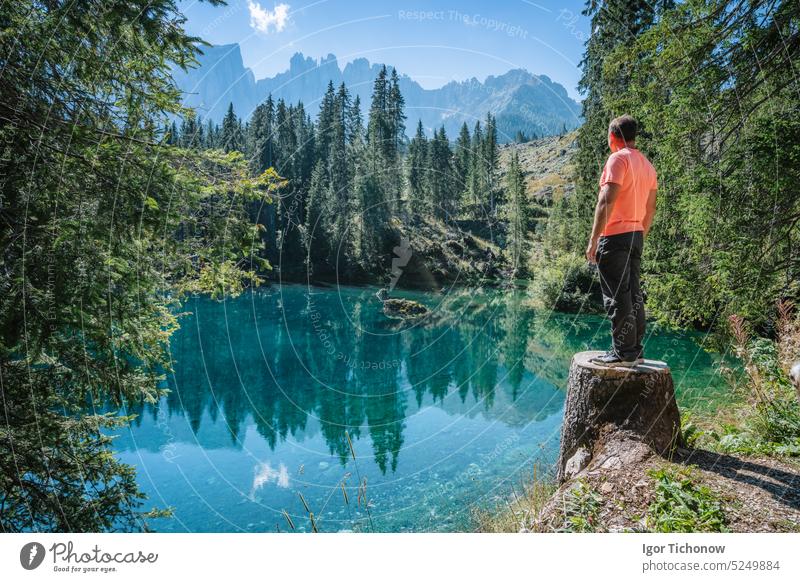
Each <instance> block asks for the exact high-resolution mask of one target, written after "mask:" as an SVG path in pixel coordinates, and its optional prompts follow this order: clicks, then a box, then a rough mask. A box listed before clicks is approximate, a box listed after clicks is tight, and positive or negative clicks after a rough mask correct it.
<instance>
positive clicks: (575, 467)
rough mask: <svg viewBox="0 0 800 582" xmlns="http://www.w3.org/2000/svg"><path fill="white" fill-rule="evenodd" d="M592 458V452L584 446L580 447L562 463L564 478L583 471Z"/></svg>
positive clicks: (570, 477) (569, 477)
mask: <svg viewBox="0 0 800 582" xmlns="http://www.w3.org/2000/svg"><path fill="white" fill-rule="evenodd" d="M591 460H592V453H590V452H589V449H587V448H586V447H580V448H578V450H577V451H575V454H574V455H572V456H571V457H570V458H569V460H568V461H567V462H566V464H565V465H564V479H572V478H573V477H574V476H575V475H577V474H578V473H580V472H581V471H583V469H584V468H585V467H586V465H588V464H589V461H591Z"/></svg>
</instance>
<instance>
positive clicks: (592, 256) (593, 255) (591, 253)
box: [586, 238, 598, 265]
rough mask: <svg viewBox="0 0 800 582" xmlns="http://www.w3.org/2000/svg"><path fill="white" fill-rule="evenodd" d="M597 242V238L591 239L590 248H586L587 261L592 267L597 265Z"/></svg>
mask: <svg viewBox="0 0 800 582" xmlns="http://www.w3.org/2000/svg"><path fill="white" fill-rule="evenodd" d="M597 240H598V239H596V238H591V239H589V246H588V247H586V260H587V261H589V263H590V264H592V265H594V264H596V263H597Z"/></svg>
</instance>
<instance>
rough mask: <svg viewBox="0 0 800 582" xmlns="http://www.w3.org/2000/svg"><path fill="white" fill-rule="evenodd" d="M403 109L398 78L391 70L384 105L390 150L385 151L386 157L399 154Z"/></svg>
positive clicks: (403, 116) (403, 128) (395, 70)
mask: <svg viewBox="0 0 800 582" xmlns="http://www.w3.org/2000/svg"><path fill="white" fill-rule="evenodd" d="M404 108H405V99H403V95H402V93H400V78H399V77H398V75H397V69H394V68H392V78H391V83H390V87H389V94H388V96H387V103H386V109H387V121H388V126H389V136H390V138H391V143H390V146H391V148H390V150H387V155H389V156H390V157H391V156H396V155H398V154H399V153H400V146H401V144H402V142H403V138H404V136H405V131H406V125H405V120H406V116H405V113H404Z"/></svg>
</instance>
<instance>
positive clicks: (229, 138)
mask: <svg viewBox="0 0 800 582" xmlns="http://www.w3.org/2000/svg"><path fill="white" fill-rule="evenodd" d="M219 146H220V147H221V148H222V149H223V150H224V151H226V152H231V151H234V150H236V151H241V149H242V140H241V123H240V121H239V119H238V118H237V117H236V113H235V112H234V110H233V103H231V104H229V105H228V112H227V113H226V114H225V117H224V118H223V119H222V134H221V135H220V144H219Z"/></svg>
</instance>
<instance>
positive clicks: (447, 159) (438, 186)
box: [426, 127, 457, 219]
mask: <svg viewBox="0 0 800 582" xmlns="http://www.w3.org/2000/svg"><path fill="white" fill-rule="evenodd" d="M452 158H453V153H452V151H451V150H450V142H449V141H448V139H447V134H446V133H445V130H444V127H442V128H440V129H439V130H438V131H436V132H434V135H433V139H432V140H431V142H430V144H429V146H428V161H427V164H426V166H427V167H426V170H427V171H426V185H427V187H428V190H427V194H428V200H429V204H430V208H431V209H432V211H433V213H434V214H435V215H436V216H438V217H439V218H445V219H446V218H451V219H452V216H453V214H455V212H456V210H457V209H456V205H455V196H454V191H455V190H454V188H453V160H452Z"/></svg>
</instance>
